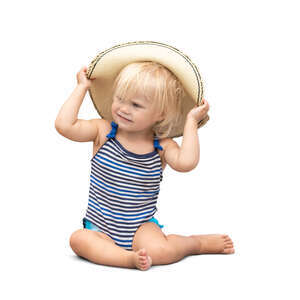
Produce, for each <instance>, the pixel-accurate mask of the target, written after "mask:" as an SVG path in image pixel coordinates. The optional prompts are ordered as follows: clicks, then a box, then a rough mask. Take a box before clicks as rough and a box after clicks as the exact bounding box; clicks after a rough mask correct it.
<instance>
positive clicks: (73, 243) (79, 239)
mask: <svg viewBox="0 0 300 300" xmlns="http://www.w3.org/2000/svg"><path fill="white" fill-rule="evenodd" d="M84 240H85V234H84V230H83V229H78V230H76V231H74V232H73V233H72V234H71V236H70V240H69V243H70V247H71V248H72V249H73V251H74V252H75V253H76V254H78V253H79V252H80V246H81V245H82V244H83V243H84Z"/></svg>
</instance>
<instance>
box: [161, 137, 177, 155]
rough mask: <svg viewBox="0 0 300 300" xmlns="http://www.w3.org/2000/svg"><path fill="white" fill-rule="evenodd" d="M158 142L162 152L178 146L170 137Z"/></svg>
mask: <svg viewBox="0 0 300 300" xmlns="http://www.w3.org/2000/svg"><path fill="white" fill-rule="evenodd" d="M159 144H160V145H161V146H162V147H163V150H164V152H165V151H166V150H167V149H168V148H173V147H176V146H178V144H177V143H176V142H175V141H174V140H173V139H172V138H164V139H161V140H159Z"/></svg>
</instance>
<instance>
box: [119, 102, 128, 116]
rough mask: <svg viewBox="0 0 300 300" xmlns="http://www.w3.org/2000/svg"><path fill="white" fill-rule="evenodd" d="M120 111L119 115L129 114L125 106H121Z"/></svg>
mask: <svg viewBox="0 0 300 300" xmlns="http://www.w3.org/2000/svg"><path fill="white" fill-rule="evenodd" d="M120 111H121V113H122V114H124V115H128V114H129V109H128V107H127V105H126V104H123V105H121V107H120Z"/></svg>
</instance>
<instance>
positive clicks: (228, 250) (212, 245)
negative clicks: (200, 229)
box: [191, 234, 234, 254]
mask: <svg viewBox="0 0 300 300" xmlns="http://www.w3.org/2000/svg"><path fill="white" fill-rule="evenodd" d="M191 237H193V238H194V239H195V240H196V242H197V243H198V246H197V250H196V253H195V254H204V253H218V254H221V253H222V254H233V253H234V248H233V242H232V240H231V238H230V237H229V236H228V235H225V234H199V235H191Z"/></svg>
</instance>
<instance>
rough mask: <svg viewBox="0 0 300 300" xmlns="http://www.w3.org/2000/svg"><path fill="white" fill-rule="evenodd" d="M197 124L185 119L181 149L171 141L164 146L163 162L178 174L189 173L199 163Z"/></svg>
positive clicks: (190, 119)
mask: <svg viewBox="0 0 300 300" xmlns="http://www.w3.org/2000/svg"><path fill="white" fill-rule="evenodd" d="M197 130H198V127H197V122H195V121H194V120H193V119H192V118H187V120H186V123H185V126H184V131H183V140H182V144H181V147H179V146H178V145H177V143H176V142H175V141H173V140H172V139H168V142H167V144H166V146H165V154H164V155H165V160H166V162H167V164H168V165H170V167H171V168H172V169H174V170H176V171H179V172H189V171H191V170H193V169H194V168H195V167H196V166H197V165H198V163H199V158H200V149H199V148H200V146H199V139H198V133H197Z"/></svg>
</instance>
